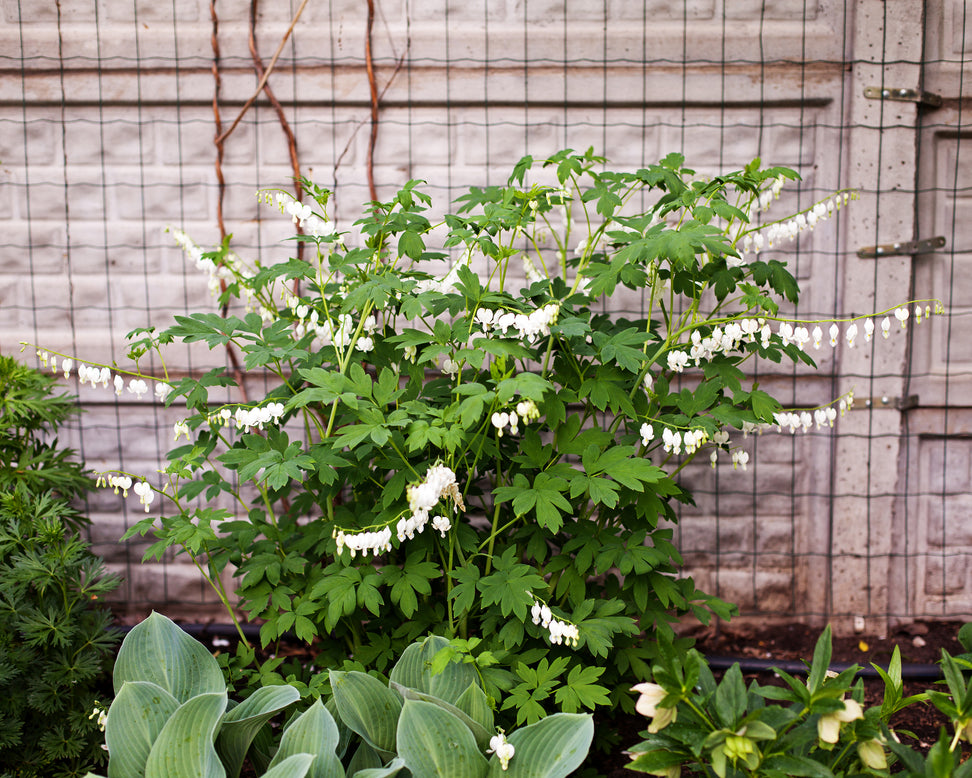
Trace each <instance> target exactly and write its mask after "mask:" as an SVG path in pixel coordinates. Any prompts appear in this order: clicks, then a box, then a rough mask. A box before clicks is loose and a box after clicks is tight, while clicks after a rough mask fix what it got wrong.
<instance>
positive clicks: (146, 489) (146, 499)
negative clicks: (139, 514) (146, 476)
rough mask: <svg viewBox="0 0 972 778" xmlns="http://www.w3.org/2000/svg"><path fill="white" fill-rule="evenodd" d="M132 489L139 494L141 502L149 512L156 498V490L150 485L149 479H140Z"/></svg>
mask: <svg viewBox="0 0 972 778" xmlns="http://www.w3.org/2000/svg"><path fill="white" fill-rule="evenodd" d="M132 489H133V491H134V492H135V494H137V495H138V502H139V504H140V505H144V506H145V512H146V513H148V512H149V506H151V505H152V501H153V500H154V499H155V491H154V490H153V489H152V487H151V486H150V485H149V482H148V481H139V482H138V483H137V484H135V486H133V487H132Z"/></svg>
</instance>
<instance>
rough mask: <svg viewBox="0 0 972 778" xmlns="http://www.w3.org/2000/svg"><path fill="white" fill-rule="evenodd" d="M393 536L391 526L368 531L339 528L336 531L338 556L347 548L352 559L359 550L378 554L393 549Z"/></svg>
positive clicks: (362, 552)
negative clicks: (349, 530) (346, 530)
mask: <svg viewBox="0 0 972 778" xmlns="http://www.w3.org/2000/svg"><path fill="white" fill-rule="evenodd" d="M391 536H392V533H391V527H383V528H382V529H379V530H374V531H366V532H345V531H344V530H340V529H339V530H336V531H335V533H334V539H335V540H336V541H337V553H338V556H340V555H341V553H342V552H343V551H344V549H345V548H347V549H348V551H349V552H350V554H351V558H352V559H354V557H355V555H356V554H358V553H359V552H360V553H361V554H367V553H368V552H369V551H370V552H372V553H373V554H374V555H375V556H378V554H381V553H382V552H385V551H391V548H392V546H391Z"/></svg>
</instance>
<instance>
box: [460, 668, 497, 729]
mask: <svg viewBox="0 0 972 778" xmlns="http://www.w3.org/2000/svg"><path fill="white" fill-rule="evenodd" d="M456 707H457V708H459V710H461V711H462V712H463V713H465V714H466V715H467V716H469V718H471V719H472V720H473V721H475V722H476V723H477V724H479V725H480V726H481V727H482V728H483V729H485V730H486V731H487V732H490V733H491V732H493V730H494V727H495V724H494V721H493V709H492V707H491V706H490V704H489V699H488V698H487V697H486V692H484V691H483V687H482V686H480V685H479V681H478V679H477V681H476V682H475V683H471V684H469V686H467V687H466V691H464V692H463V693H462V694H461V695H459V699H458V700H456ZM487 742H488V741H487Z"/></svg>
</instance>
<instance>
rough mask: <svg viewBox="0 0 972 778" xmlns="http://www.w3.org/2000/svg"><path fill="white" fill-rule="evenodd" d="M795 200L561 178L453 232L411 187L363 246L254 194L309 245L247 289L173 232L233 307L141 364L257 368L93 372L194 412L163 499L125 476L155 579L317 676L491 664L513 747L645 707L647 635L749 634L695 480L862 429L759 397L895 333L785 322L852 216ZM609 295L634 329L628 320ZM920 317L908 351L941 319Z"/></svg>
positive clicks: (156, 486) (764, 172)
mask: <svg viewBox="0 0 972 778" xmlns="http://www.w3.org/2000/svg"><path fill="white" fill-rule="evenodd" d="M795 178H796V174H795V173H794V172H793V171H791V170H787V169H783V168H772V169H762V168H761V167H760V165H759V162H758V161H756V162H754V163H753V164H751V165H749V166H747V167H746V168H745V169H744V170H739V171H733V172H729V173H726V174H724V175H720V176H718V177H714V178H711V179H707V180H703V179H701V178H699V177H697V176H696V175H695V173H694V171H692V170H690V169H687V168H686V167H685V166H684V164H683V159H682V158H681V157H680V156H677V155H671V156H668V157H666V158H665V159H663V160H661V162H659V163H658V164H653V165H650V166H648V167H646V168H643V169H640V170H636V171H633V172H626V171H614V170H610V169H606V163H605V161H604V160H603V159H601V158H599V157H596V156H594V155H593V153H592V152H590V151H588V152H587V153H583V154H577V153H574V152H572V151H563V152H560V153H558V154H556V155H554V156H552V157H550V158H548V159H546V160H543V161H540V162H536V163H535V162H534V160H533V159H532V158H530V157H527V158H525V159H523V160H522V161H521V162H520V163H519V164H518V165H517V166H516V168H515V170H514V171H513V175H512V176H511V177H510V179H509V181H508V183H507V185H505V186H491V187H488V188H484V189H479V188H475V189H472V190H470V192H469V193H468V194H466V195H464V196H463V197H461V198H460V199H459V201H458V208H457V209H456V210H455V212H453V213H449V214H447V215H446V216H445V218H444V220H443V221H442V222H440V223H438V224H433V223H432V222H431V221H430V220H429V218H428V217H427V214H426V212H427V210H428V207H429V203H430V198H429V196H428V195H426V194H425V193H423V192H422V190H421V184H420V182H416V181H412V182H409V183H408V184H407V185H406V186H405V187H404V188H402V190H401V191H400V192H398V194H397V195H395V197H393V198H392V199H390V200H388V201H384V202H375V203H370V204H369V205H368V206H367V207H366V209H365V211H364V213H363V215H362V217H361V218H360V219H359V220H358V221H357V222H356V223H355V224H354V226H353V228H352V229H349V230H346V231H339V230H337V229H336V228H335V225H334V222H333V221H331V220H330V219H329V216H328V200H329V193H328V192H327V191H325V190H322V189H320V188H317V187H315V186H314V185H313V184H311V183H310V182H305V183H306V186H305V190H304V191H306V192H308V193H310V194H309V196H308V199H307V201H306V202H302V203H301V202H297V201H294V200H293V199H292V198H291V197H290V196H289V195H286V194H284V193H277V194H276V195H272V194H271V193H260V196H261V198H263V199H266V200H268V201H270V202H271V204H276V205H279V207H280V209H281V210H283V211H286V212H287V213H288V214H289V215H290V216H291V217H292V218H293V220H294V222H295V223H297V224H298V225H299V227H300V232H301V234H300V235H298V236H297V239H298V240H300V241H302V242H303V244H304V247H305V249H306V251H305V252H304V257H305V258H303V259H301V258H291V259H289V260H287V261H284V262H280V263H277V264H272V265H271V264H268V265H266V266H264V265H262V264H260V263H253V264H249V263H247V262H245V261H244V260H243V259H241V258H240V257H238V256H237V255H236V254H234V253H233V251H232V250H231V249H230V247H229V245H228V243H226V244H224V245H222V246H220V247H219V248H218V249H216V250H215V251H211V252H206V251H204V250H203V249H201V248H200V247H199V246H197V245H196V244H194V243H193V242H192V241H191V240H190V239H189V238H188V237H187V236H186V235H184V234H183V233H181V232H177V233H176V237H177V239H178V240H179V241H180V243H181V244H182V245H183V246H184V248H185V249H186V251H187V253H188V254H189V256H190V257H191V259H192V261H193V262H194V263H195V264H196V265H197V266H198V267H199V268H200V269H201V270H202V271H203V272H205V273H207V274H208V275H209V279H210V287H211V288H212V289H213V290H214V292H215V293H216V295H217V296H218V303H219V306H220V307H219V308H216V309H214V310H213V311H209V312H198V313H193V314H191V315H188V316H179V317H176V322H175V324H174V325H173V326H171V327H169V328H168V329H166V330H164V331H162V332H156V331H153V330H144V331H140V332H137V333H135V334H134V336H133V341H134V342H133V349H132V351H133V355H134V356H135V357H136V358H137V357H138V356H140V355H142V354H144V353H146V351H147V350H149V349H157V350H158V352H159V356H160V358H161V364H163V365H164V364H165V353H166V347H167V346H168V345H169V344H171V343H173V342H174V341H177V340H179V341H184V342H186V343H190V344H192V343H204V344H206V345H208V346H209V347H210V348H212V349H224V348H228V349H230V351H231V352H232V353H233V354H234V355H237V356H236V357H235V359H237V361H238V363H239V369H236V368H234V367H232V361H231V364H230V366H229V367H217V368H215V369H213V370H211V371H209V372H207V373H205V374H204V375H193V376H189V377H182V378H179V377H177V376H175V375H169V374H168V373H163V374H160V375H157V376H154V377H150V376H145V375H142V374H140V373H138V372H137V371H133V372H132V373H131V374H130V375H128V376H125V375H123V373H121V372H115V373H112V372H111V370H110V369H109V368H108V367H107V366H104V365H100V366H99V365H95V364H94V363H92V362H87V361H85V362H82V363H80V365H79V368H78V370H79V376H80V377H81V379H82V380H85V381H90V382H91V383H92V384H93V385H94V384H97V383H101V384H102V385H104V386H109V385H114V386H115V387H116V391H119V392H123V391H128V392H131V393H133V394H134V395H136V396H137V397H141V396H142V395H145V394H147V395H148V396H149V397H151V396H152V395H153V394H154V395H155V396H157V397H159V398H163V399H164V400H165V401H166V402H167V403H170V404H172V403H179V407H181V406H182V405H183V404H184V405H185V406H186V415H185V418H184V419H182V420H180V421H179V422H178V423H177V424H176V427H175V435H176V437H177V438H179V439H180V440H181V441H182V439H183V438H184V441H182V444H181V445H179V446H177V447H176V448H174V449H173V450H172V451H171V452H169V456H168V461H167V463H163V464H162V466H161V472H162V475H161V480H156V477H155V476H151V478H150V479H149V480H147V481H142V480H140V477H139V474H132V473H112V474H108V475H107V480H108V483H109V485H114V486H116V487H117V486H119V485H121V486H122V487H123V488H124V487H125V486H126V485H127V486H132V488H133V490H134V491H135V493H136V494H137V496H138V497H139V499H140V501H141V502H142V504H144V505H145V507H146V510H149V509H150V508H151V507H152V505H153V504H154V503H153V500H154V498H155V497H156V495H157V494H160V495H161V496H162V498H163V499H162V503H163V507H162V511H161V515H160V516H156V515H150V516H147V517H146V518H145V520H144V521H142V522H140V523H138V524H137V525H135V526H134V527H132V529H131V530H130V532H129V533H128V535H129V536H131V535H133V534H136V533H151V534H153V535H154V536H155V537H156V538H157V542H156V543H154V544H153V545H152V546H151V547H150V549H149V551H148V556H155V557H161V555H162V554H163V553H165V552H166V550H167V549H170V548H172V547H175V548H176V550H181V551H184V552H185V553H186V554H188V555H189V557H190V558H191V559H192V561H193V562H194V563H195V564H196V565H197V566H198V567H199V569H200V570H201V571H202V573H203V574H204V575H205V576H206V577H207V579H208V580H209V581H210V582H211V583H212V584H213V586H214V587H215V589H216V590H217V592H218V593H219V595H220V597H222V598H223V601H224V602H225V604H226V606H227V608H229V609H230V613H231V614H233V615H234V618H235V612H236V609H237V608H238V609H240V610H242V612H243V613H245V614H246V616H247V618H250V619H252V620H254V621H259V622H260V623H262V627H261V632H260V637H261V641H262V642H263V644H264V645H267V644H271V643H273V642H274V641H276V640H278V639H279V638H280V637H281V636H282V635H284V634H285V633H287V632H292V633H294V634H295V635H296V636H297V637H298V638H300V639H301V640H304V641H306V642H307V643H309V644H313V646H314V650H315V651H316V652H317V654H318V656H317V658H316V662H315V663H316V664H317V666H318V667H321V668H329V667H339V666H340V665H341V663H342V662H343V661H344V659H345V657H347V656H349V655H350V656H352V657H354V659H355V660H357V661H360V662H362V663H364V664H366V665H368V666H370V667H374V668H376V669H378V670H381V671H385V670H387V668H388V667H390V666H391V663H392V662H393V661H394V658H395V657H397V656H398V655H399V654H400V653H401V652H402V651H403V650H404V648H405V647H406V646H407V645H409V644H410V643H411V642H412V641H414V640H415V639H416V638H417V637H418V636H420V635H424V634H426V633H429V632H433V633H436V634H440V635H443V636H444V637H446V638H448V639H450V640H453V641H455V642H454V644H453V649H454V650H455V652H456V653H457V654H461V655H465V656H466V657H467V658H469V659H473V660H475V659H476V658H477V657H478V656H480V655H483V656H487V657H488V658H489V661H490V662H491V663H492V664H491V665H489V666H485V669H484V671H483V677H484V680H485V683H486V689H487V692H488V694H489V695H490V696H492V697H498V696H499V695H500V692H501V691H508V694H506V696H505V702H504V703H503V705H504V706H506V709H507V713H506V714H505V715H507V716H509V717H510V719H511V720H513V721H515V723H516V724H521V723H524V722H532V721H536V720H539V718H540V717H541V716H542V715H543V714H544V711H545V710H550V709H552V708H553V707H554V706H556V707H558V708H561V709H563V710H565V711H568V712H570V711H579V710H582V709H584V708H589V709H593V708H595V707H596V706H603V705H618V704H620V705H625V706H630V704H631V703H630V698H629V695H627V693H626V691H627V684H628V683H629V682H630V681H631V679H633V678H635V679H637V678H644V677H646V675H647V672H648V667H649V664H650V662H651V660H652V658H653V656H654V651H655V650H654V648H653V644H652V643H651V642H650V641H646V640H645V639H644V635H645V634H646V633H647V634H651V635H655V634H660V635H666V634H667V635H669V636H671V634H672V631H671V627H670V624H671V622H672V621H673V620H675V619H677V618H679V617H681V616H684V615H686V614H694V615H695V616H696V617H697V618H699V619H702V620H707V619H709V618H710V616H711V615H712V613H716V614H718V615H719V616H721V617H728V616H729V615H730V614H731V612H732V607H731V606H730V605H728V604H726V603H724V602H721V601H719V600H718V599H715V598H713V597H710V596H708V595H706V594H704V593H703V592H700V591H698V590H697V589H696V587H695V585H694V583H693V581H692V579H691V578H690V577H688V576H686V575H684V574H683V570H682V561H681V558H680V556H679V553H678V551H677V549H676V548H675V546H674V545H673V543H672V537H673V530H672V525H673V523H674V522H675V521H676V519H677V504H678V503H679V502H690V501H691V495H690V494H689V493H688V492H687V491H686V490H685V488H683V486H682V485H681V484H680V481H679V473H680V471H681V470H682V469H683V468H684V467H685V465H686V464H687V463H688V462H689V461H691V460H692V459H693V458H694V457H696V456H699V455H700V454H701V455H703V456H704V457H705V458H706V459H708V460H711V462H712V465H713V466H722V467H725V466H728V465H729V464H730V463H731V465H732V467H733V468H736V467H742V468H745V467H746V464H747V460H748V453H747V452H746V450H745V448H744V444H743V436H744V435H745V434H746V433H748V432H749V431H751V430H753V429H762V428H769V427H774V428H776V429H779V430H787V431H788V432H794V431H796V430H798V429H802V430H804V431H806V430H807V429H809V428H810V427H811V426H813V425H817V426H818V427H820V426H822V425H830V424H832V423H833V421H834V418H835V417H836V416H837V413H838V407H840V408H843V407H845V406H846V404H847V400H848V398H847V397H843V398H835V400H834V402H833V403H832V404H830V405H826V406H821V407H817V408H803V409H799V408H797V409H794V408H783V407H782V405H781V404H780V402H778V401H777V400H776V399H775V398H774V397H773V396H771V395H770V394H768V393H767V392H766V391H764V390H763V389H761V388H759V387H758V386H757V385H756V384H754V383H753V382H752V381H751V380H749V379H747V377H746V376H747V373H746V372H745V370H746V369H747V368H748V367H749V366H750V365H751V364H752V363H754V362H756V361H757V360H770V361H772V362H780V361H782V360H792V361H793V362H802V363H806V364H808V365H812V364H813V359H812V357H811V353H813V351H812V349H813V348H819V347H821V345H823V344H825V343H826V341H827V340H828V338H829V342H830V344H831V347H833V346H837V345H838V343H840V347H841V348H848V347H853V346H854V343H855V341H856V340H861V341H869V340H871V339H872V337H873V336H874V335H875V333H876V332H880V333H882V334H884V335H889V334H890V332H891V321H892V317H891V316H890V315H889V316H884V314H881V315H882V316H884V320H883V321H882V320H881V319H880V318H878V319H877V321H878V322H879V324H877V325H875V320H874V319H873V318H870V317H861V318H860V321H859V322H858V321H855V320H853V319H848V320H846V322H842V323H841V326H840V327H838V324H837V323H832V322H826V323H822V322H804V321H798V320H794V319H792V318H790V317H787V316H785V315H782V314H781V313H780V304H781V303H783V304H790V303H795V302H796V301H797V297H798V292H799V289H798V286H797V283H796V280H795V279H794V277H793V275H792V274H791V273H790V272H789V271H788V270H787V269H786V267H785V264H784V263H783V262H781V261H779V260H778V259H775V258H773V257H772V256H771V255H772V251H773V248H772V247H773V246H774V245H776V244H778V243H779V242H781V241H785V240H786V239H787V238H790V239H792V238H793V237H794V236H796V235H797V234H798V233H799V232H800V231H801V230H805V229H807V230H809V229H813V228H814V226H815V225H818V224H819V223H820V222H822V221H825V220H826V219H827V218H828V217H830V216H832V215H834V214H835V213H836V212H837V210H838V209H839V208H840V207H841V205H842V204H845V203H847V202H848V200H849V199H850V198H851V195H848V193H838V194H837V195H835V196H833V197H830V198H826V199H825V200H823V201H820V202H817V203H813V204H811V205H809V206H808V207H806V208H804V209H803V210H802V211H801V212H800V213H797V214H796V215H795V216H788V217H787V218H782V219H775V220H767V217H766V216H765V211H766V209H767V208H769V207H770V205H771V203H772V202H773V199H774V196H775V195H776V194H778V193H779V190H780V188H781V187H782V186H783V184H784V182H785V181H787V180H791V179H795ZM540 181H546V182H547V183H540ZM760 220H762V221H760ZM437 242H438V245H437ZM443 260H448V263H444V262H443ZM620 291H624V292H625V293H626V294H629V295H632V294H636V295H640V299H639V304H638V309H639V311H640V312H629V313H617V314H614V313H612V311H614V310H615V309H616V308H617V306H616V305H615V304H613V303H612V298H613V297H615V296H616V293H618V292H620ZM914 304H915V306H916V307H915V309H914V313H912V310H911V308H910V306H909V307H908V308H900V309H898V310H897V312H896V313H895V314H894V316H895V317H896V319H897V321H900V322H901V324H902V325H904V324H905V323H906V322H907V321H908V320H909V316H913V315H914V316H916V317H917V318H918V319H919V320H920V319H921V318H922V317H923V316H926V315H928V314H929V313H930V312H931V309H930V304H925V303H924V302H922V303H921V304H920V305H919V304H918V303H917V302H916V303H914ZM223 306H225V308H223ZM936 308H937V305H936ZM887 313H888V314H890V313H891V311H890V310H889V311H888V312H887ZM831 325H832V326H831ZM824 327H830V330H828V332H829V336H825V335H824V329H823V328H824ZM896 329H897V326H896ZM834 330H836V334H835V331H834ZM859 333H860V337H859ZM40 355H41V358H42V360H45V359H51V358H61V360H62V362H61V364H62V365H63V356H61V357H59V356H58V355H53V354H49V353H48V352H46V351H42V352H40ZM248 375H249V376H253V377H255V378H259V379H260V380H259V381H255V380H250V381H249V382H247V381H246V378H245V377H246V376H248ZM153 382H154V384H155V385H154V387H150V386H149V384H150V383H153ZM256 386H259V387H261V390H260V392H259V396H255V397H251V398H250V399H249V400H246V399H244V398H245V397H247V396H248V395H246V394H245V393H244V390H246V391H248V392H252V391H253V390H254V387H256ZM227 392H229V395H228V396H229V398H230V400H229V401H228V402H224V401H223V399H217V398H225V397H226V396H227ZM143 475H144V474H143ZM227 566H232V569H233V570H234V571H235V575H236V580H237V586H236V589H235V593H231V592H228V591H226V590H224V588H223V578H222V573H223V572H224V570H226V569H227ZM241 656H242V657H243V659H244V661H246V660H248V659H249V657H250V656H252V655H251V654H247V653H246V651H245V650H244V651H243V653H242V654H241ZM230 669H231V670H232V668H230ZM281 672H282V671H281ZM261 677H267V670H266V668H263V669H262V670H261ZM305 680H306V678H305ZM325 683H326V680H325V676H324V675H320V676H319V677H318V678H317V679H316V681H314V682H313V683H312V687H313V688H318V689H319V688H321V687H322V686H323V685H324V684H325Z"/></svg>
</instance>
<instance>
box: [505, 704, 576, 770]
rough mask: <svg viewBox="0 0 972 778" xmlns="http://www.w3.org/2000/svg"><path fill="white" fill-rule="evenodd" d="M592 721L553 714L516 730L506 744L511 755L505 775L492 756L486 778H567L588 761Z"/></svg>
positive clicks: (563, 714) (571, 715)
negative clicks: (511, 745) (509, 748)
mask: <svg viewBox="0 0 972 778" xmlns="http://www.w3.org/2000/svg"><path fill="white" fill-rule="evenodd" d="M593 738H594V720H593V718H592V717H591V716H590V714H586V713H555V714H554V715H552V716H547V717H546V718H545V719H541V720H540V721H538V722H537V723H536V724H531V725H530V726H528V727H523V728H522V729H518V730H516V732H514V733H513V734H511V735H510V736H509V737H508V738H507V740H508V741H509V742H510V743H512V744H513V748H514V754H513V759H512V760H510V763H509V766H508V769H507V770H506V771H505V772H504V771H503V769H502V768H501V767H500V760H499V759H497V758H496V756H495V755H494V756H493V757H492V758H491V759H490V760H489V774H488V778H566V776H568V775H570V774H571V773H572V772H574V770H576V769H577V768H578V767H580V764H581V762H583V761H584V759H585V758H586V757H587V752H588V751H589V750H590V748H591V740H593Z"/></svg>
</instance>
